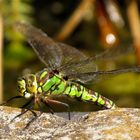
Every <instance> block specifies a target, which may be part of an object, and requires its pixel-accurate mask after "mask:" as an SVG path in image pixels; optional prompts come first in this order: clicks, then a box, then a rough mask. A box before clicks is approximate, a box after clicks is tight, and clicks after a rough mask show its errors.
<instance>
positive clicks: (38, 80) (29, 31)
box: [6, 22, 140, 119]
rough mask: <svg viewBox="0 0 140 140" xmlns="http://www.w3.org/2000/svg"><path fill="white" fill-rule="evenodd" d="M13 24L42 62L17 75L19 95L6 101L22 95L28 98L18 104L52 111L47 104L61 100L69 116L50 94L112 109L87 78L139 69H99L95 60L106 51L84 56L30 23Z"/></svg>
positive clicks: (112, 105) (109, 102) (109, 103)
mask: <svg viewBox="0 0 140 140" xmlns="http://www.w3.org/2000/svg"><path fill="white" fill-rule="evenodd" d="M16 28H17V30H18V31H19V32H21V34H23V35H24V36H25V38H26V40H27V41H28V43H29V44H30V45H31V46H32V48H33V50H34V51H35V53H36V54H37V56H38V57H39V59H40V60H41V61H42V63H44V64H45V68H44V69H43V70H42V71H40V72H37V73H36V74H27V75H25V76H23V77H21V78H19V79H18V81H17V82H18V91H19V95H18V96H15V97H13V98H11V99H9V100H8V101H7V102H9V101H11V100H13V99H15V98H25V99H27V100H28V102H27V103H26V104H25V105H23V107H22V108H26V107H27V106H28V109H29V110H30V111H31V110H32V108H33V107H34V105H38V107H39V108H40V110H41V104H42V103H43V104H45V105H46V106H47V107H48V109H49V111H50V112H51V113H53V109H52V107H51V105H50V104H51V103H56V104H62V105H64V106H66V107H67V109H68V112H69V119H70V108H69V105H68V104H66V103H62V102H60V101H57V100H53V98H52V97H53V96H60V95H66V96H68V97H71V98H76V99H78V100H82V101H87V102H92V103H95V104H97V105H100V106H102V107H103V108H106V109H115V108H117V106H116V105H115V104H114V102H113V101H111V100H109V99H107V98H105V97H103V96H102V95H100V94H99V93H98V92H95V91H93V90H92V89H89V88H87V87H86V85H87V84H88V83H89V82H91V81H94V82H96V79H98V78H99V77H102V76H107V77H109V76H110V75H114V74H121V73H126V72H140V67H134V68H127V69H116V70H110V71H100V70H98V67H97V65H96V63H95V62H96V60H98V59H100V58H102V57H103V56H105V54H106V53H102V54H101V55H97V56H93V57H87V56H86V55H84V54H83V53H82V52H81V51H79V50H77V49H76V48H74V47H72V46H69V45H66V44H63V43H60V42H56V41H54V40H53V39H52V38H50V37H48V35H46V34H45V33H44V32H43V31H41V30H40V29H37V28H36V27H34V26H32V25H29V24H26V23H23V22H17V24H16ZM7 102H6V103H7ZM23 113H25V111H24V112H23ZM23 113H22V114H23Z"/></svg>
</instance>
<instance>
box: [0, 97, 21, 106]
mask: <svg viewBox="0 0 140 140" xmlns="http://www.w3.org/2000/svg"><path fill="white" fill-rule="evenodd" d="M17 98H23V96H14V97H12V98H10V99H8V100H7V101H6V102H4V103H2V104H0V106H2V105H6V104H7V103H9V102H10V101H12V100H13V99H17Z"/></svg>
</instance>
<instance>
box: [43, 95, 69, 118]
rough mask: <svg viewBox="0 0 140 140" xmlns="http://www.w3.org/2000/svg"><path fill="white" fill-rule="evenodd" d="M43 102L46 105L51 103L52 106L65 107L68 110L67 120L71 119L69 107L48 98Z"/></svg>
mask: <svg viewBox="0 0 140 140" xmlns="http://www.w3.org/2000/svg"><path fill="white" fill-rule="evenodd" d="M45 102H46V103H47V104H49V103H52V104H59V105H63V106H65V107H66V108H67V109H68V118H69V120H70V119H71V117H70V107H69V105H68V104H66V103H63V102H60V101H56V100H52V99H49V98H45Z"/></svg>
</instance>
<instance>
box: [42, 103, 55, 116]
mask: <svg viewBox="0 0 140 140" xmlns="http://www.w3.org/2000/svg"><path fill="white" fill-rule="evenodd" d="M41 101H42V102H43V103H44V104H45V105H46V106H47V107H48V109H49V111H50V113H51V114H54V111H53V108H52V107H51V106H50V105H49V103H48V101H47V100H45V101H44V100H41Z"/></svg>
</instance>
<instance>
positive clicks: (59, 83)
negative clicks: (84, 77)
mask: <svg viewBox="0 0 140 140" xmlns="http://www.w3.org/2000/svg"><path fill="white" fill-rule="evenodd" d="M41 87H42V91H43V92H45V94H46V95H60V94H65V95H68V96H70V97H72V98H78V99H80V100H83V101H89V102H94V103H97V104H98V105H100V106H103V107H105V108H107V109H112V108H115V107H116V106H115V104H114V103H113V102H112V101H111V100H109V99H107V98H105V97H103V96H102V95H100V94H99V93H97V92H94V91H92V90H89V89H87V88H85V87H84V86H83V85H80V84H78V83H71V82H69V81H66V80H64V79H63V78H61V77H60V76H59V75H54V76H52V77H51V78H50V79H48V80H47V81H46V82H44V83H42V85H41Z"/></svg>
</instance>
